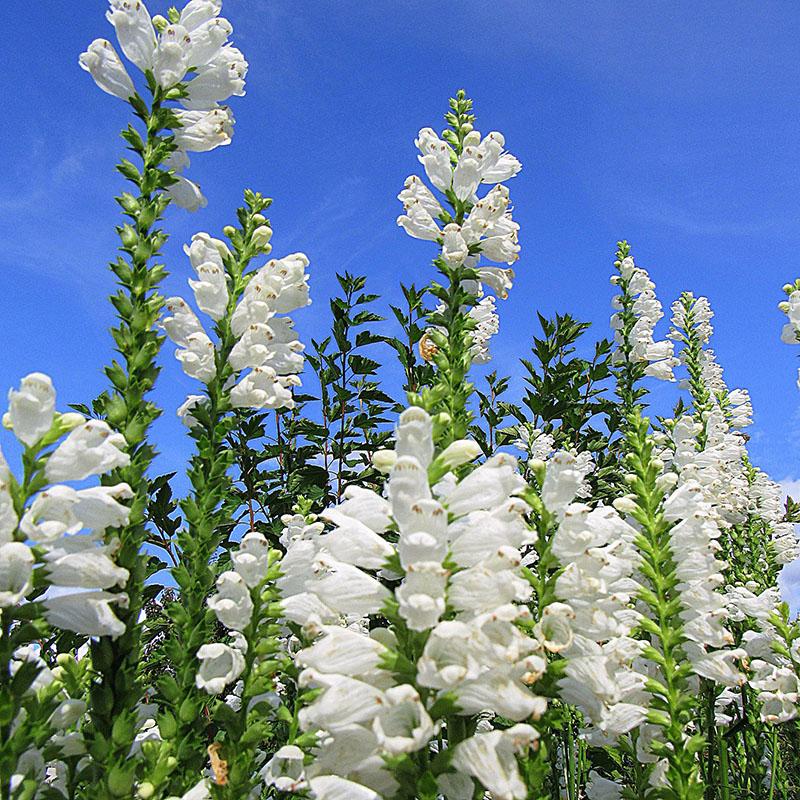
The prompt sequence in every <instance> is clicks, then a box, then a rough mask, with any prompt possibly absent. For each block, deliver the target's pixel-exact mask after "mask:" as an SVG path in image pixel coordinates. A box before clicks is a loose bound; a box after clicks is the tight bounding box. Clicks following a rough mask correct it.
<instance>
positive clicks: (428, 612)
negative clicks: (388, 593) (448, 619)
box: [396, 561, 449, 631]
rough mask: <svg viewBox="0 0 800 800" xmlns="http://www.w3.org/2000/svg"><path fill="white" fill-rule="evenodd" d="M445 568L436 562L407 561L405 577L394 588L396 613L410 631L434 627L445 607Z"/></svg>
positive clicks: (446, 573) (446, 575) (446, 576)
mask: <svg viewBox="0 0 800 800" xmlns="http://www.w3.org/2000/svg"><path fill="white" fill-rule="evenodd" d="M448 574H449V573H448V571H447V570H446V569H444V568H443V567H442V565H441V564H440V563H439V562H436V561H419V562H417V563H415V564H409V566H408V570H407V572H406V579H405V581H403V585H402V586H401V587H400V588H399V589H398V590H397V592H396V596H397V599H398V601H399V603H400V606H399V614H400V616H401V617H403V619H404V620H405V621H406V624H407V625H408V627H409V629H410V630H412V631H425V630H428V629H429V628H432V627H434V625H436V623H437V622H438V621H439V618H440V617H441V616H442V614H443V613H444V610H445V599H444V594H445V587H446V585H447V578H448Z"/></svg>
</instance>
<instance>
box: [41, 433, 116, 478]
mask: <svg viewBox="0 0 800 800" xmlns="http://www.w3.org/2000/svg"><path fill="white" fill-rule="evenodd" d="M124 447H126V442H125V437H124V436H123V435H122V434H121V433H114V432H113V431H112V430H111V428H109V427H108V424H107V423H105V422H103V421H102V420H96V419H92V420H88V421H87V422H85V423H84V424H83V425H81V426H79V427H77V428H75V430H73V431H72V432H71V433H70V434H69V435H68V436H67V438H66V439H64V441H63V442H61V444H60V445H59V446H58V447H57V448H56V450H55V452H54V453H53V454H52V455H51V456H50V458H49V459H48V460H47V466H46V467H45V475H46V476H47V479H48V480H49V481H51V482H53V483H55V482H57V481H82V480H83V479H84V478H88V477H89V476H90V475H102V474H103V473H105V472H110V471H111V470H113V469H118V468H120V467H126V466H128V464H130V460H131V459H130V456H129V455H128V454H127V453H126V452H124V450H123V448H124Z"/></svg>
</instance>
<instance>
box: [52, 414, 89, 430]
mask: <svg viewBox="0 0 800 800" xmlns="http://www.w3.org/2000/svg"><path fill="white" fill-rule="evenodd" d="M56 420H57V424H58V429H59V430H60V431H61V432H62V433H67V432H68V431H71V430H74V429H75V428H77V427H78V425H83V423H84V422H86V417H84V416H83V414H79V413H78V412H77V411H67V413H66V414H59V415H58V416H57V417H56Z"/></svg>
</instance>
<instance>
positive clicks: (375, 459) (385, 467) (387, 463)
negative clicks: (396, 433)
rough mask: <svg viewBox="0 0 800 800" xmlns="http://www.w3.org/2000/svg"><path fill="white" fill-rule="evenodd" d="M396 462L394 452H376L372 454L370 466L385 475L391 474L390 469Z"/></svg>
mask: <svg viewBox="0 0 800 800" xmlns="http://www.w3.org/2000/svg"><path fill="white" fill-rule="evenodd" d="M396 461H397V453H395V451H394V450H376V451H375V452H374V453H373V454H372V466H373V467H375V469H376V470H378V472H382V473H384V475H385V474H387V473H389V472H391V469H392V467H393V466H394V465H395V463H396Z"/></svg>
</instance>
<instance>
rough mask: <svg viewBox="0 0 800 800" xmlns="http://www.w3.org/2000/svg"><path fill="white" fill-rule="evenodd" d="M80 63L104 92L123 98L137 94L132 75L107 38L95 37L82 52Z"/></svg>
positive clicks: (126, 98)
mask: <svg viewBox="0 0 800 800" xmlns="http://www.w3.org/2000/svg"><path fill="white" fill-rule="evenodd" d="M78 63H79V64H80V66H81V69H83V70H85V71H86V72H88V73H89V74H90V75H91V76H92V78H93V79H94V82H95V83H96V84H97V85H98V86H99V87H100V88H101V89H102V90H103V91H104V92H107V93H108V94H110V95H114V97H119V98H120V99H121V100H128V99H130V98H131V97H133V95H134V94H136V89H134V86H133V81H132V80H131V78H130V75H128V72H127V70H126V69H125V66H124V65H123V63H122V61H121V60H120V57H119V56H118V55H117V51H116V50H115V49H114V46H113V45H112V44H111V42H109V41H108V40H107V39H95V40H94V41H93V42H92V43H91V44H90V45H89V47H88V48H87V49H86V52H85V53H81V55H80V57H79V59H78Z"/></svg>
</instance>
